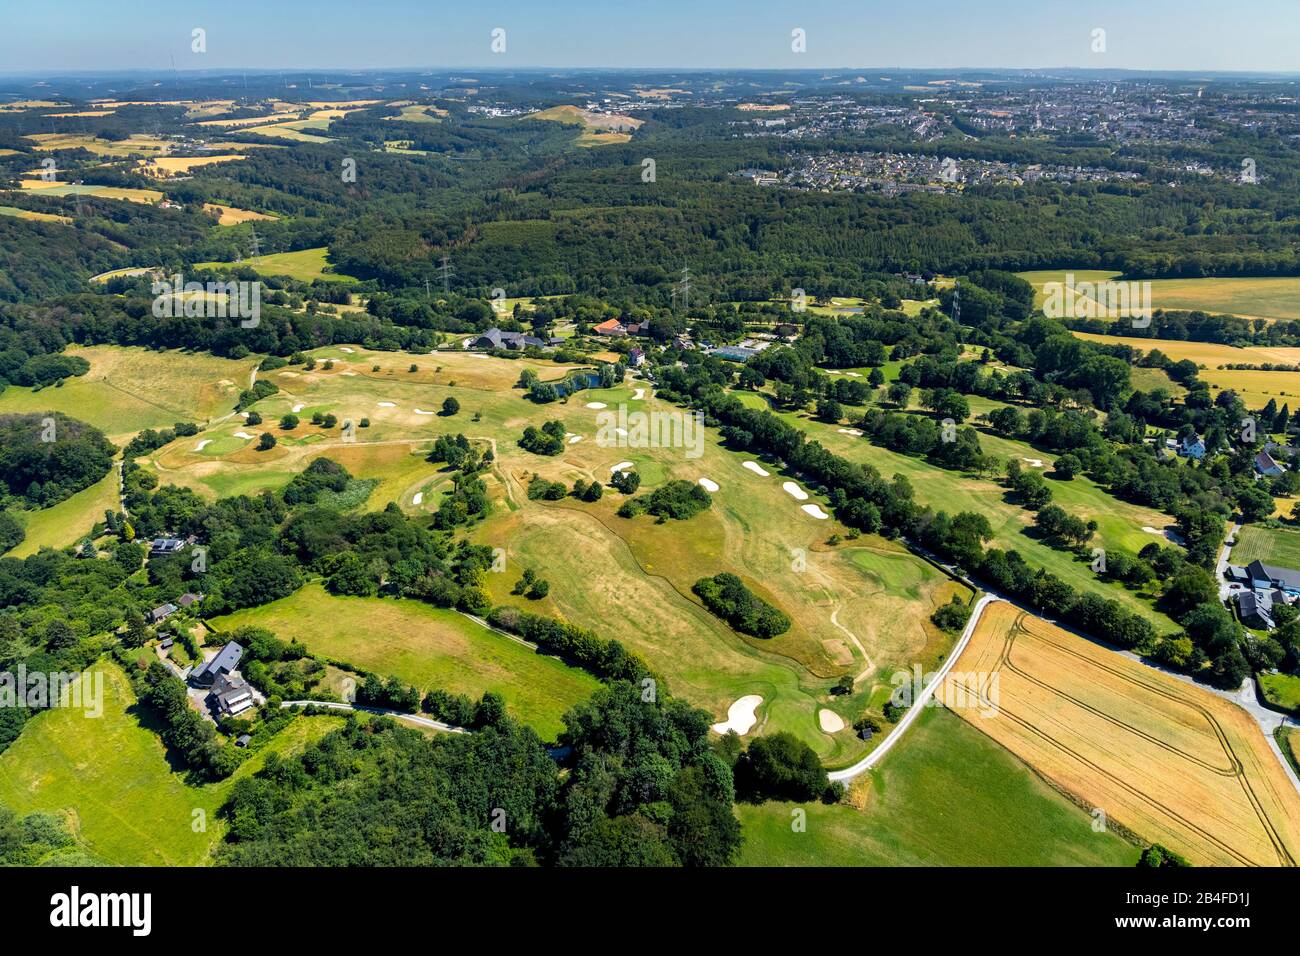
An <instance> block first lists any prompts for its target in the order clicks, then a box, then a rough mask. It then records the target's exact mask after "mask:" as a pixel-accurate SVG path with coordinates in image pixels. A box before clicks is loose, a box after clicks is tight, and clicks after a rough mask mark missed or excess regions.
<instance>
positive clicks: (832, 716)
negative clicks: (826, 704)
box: [817, 708, 844, 734]
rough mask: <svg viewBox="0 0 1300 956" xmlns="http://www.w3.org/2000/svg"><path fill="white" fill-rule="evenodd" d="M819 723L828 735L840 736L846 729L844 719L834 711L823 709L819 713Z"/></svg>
mask: <svg viewBox="0 0 1300 956" xmlns="http://www.w3.org/2000/svg"><path fill="white" fill-rule="evenodd" d="M817 723H818V724H820V725H821V728H822V730H824V731H826V733H828V734H838V733H839V732H840V731H841V730H843V729H844V718H843V717H841V716H840V715H839V714H837V713H835V711H833V710H826V709H825V708H822V709H821V710H819V711H817Z"/></svg>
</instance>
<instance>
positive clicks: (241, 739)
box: [235, 734, 253, 747]
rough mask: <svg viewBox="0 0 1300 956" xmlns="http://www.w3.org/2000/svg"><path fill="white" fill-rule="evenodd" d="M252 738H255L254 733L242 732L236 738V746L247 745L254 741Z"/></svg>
mask: <svg viewBox="0 0 1300 956" xmlns="http://www.w3.org/2000/svg"><path fill="white" fill-rule="evenodd" d="M252 739H253V736H252V734H240V735H239V736H238V737H236V738H235V746H236V747H247V746H248V744H249V742H250V741H252Z"/></svg>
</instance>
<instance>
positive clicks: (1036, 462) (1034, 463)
mask: <svg viewBox="0 0 1300 956" xmlns="http://www.w3.org/2000/svg"><path fill="white" fill-rule="evenodd" d="M1020 460H1021V461H1023V462H1024V463H1025V464H1027V465H1028V466H1029V467H1030V468H1042V467H1043V459H1041V458H1021V459H1020Z"/></svg>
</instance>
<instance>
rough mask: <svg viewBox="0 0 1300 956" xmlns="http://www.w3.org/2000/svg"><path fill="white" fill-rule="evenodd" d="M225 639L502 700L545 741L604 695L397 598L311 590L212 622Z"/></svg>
mask: <svg viewBox="0 0 1300 956" xmlns="http://www.w3.org/2000/svg"><path fill="white" fill-rule="evenodd" d="M209 623H210V624H211V626H212V627H213V628H214V629H216V630H221V631H228V630H233V629H234V628H237V627H242V626H244V625H254V626H256V627H264V628H267V629H268V630H270V631H274V632H275V633H276V634H277V635H278V636H279V637H280V638H281V639H283V640H286V641H287V640H290V639H296V640H298V641H301V642H302V643H303V644H305V645H306V646H307V648H308V650H310V651H311V652H312V653H314V654H323V655H325V656H327V657H330V658H333V659H335V660H341V661H345V662H346V663H349V664H352V665H353V666H355V667H360V668H363V669H365V670H368V671H373V672H374V673H376V674H379V675H380V676H381V677H389V676H395V677H398V678H400V679H401V680H402V681H404V682H406V683H407V684H412V685H414V686H416V687H419V688H420V690H421V691H422V692H423V691H428V690H432V689H433V688H435V687H436V688H441V689H443V690H447V691H451V692H453V693H458V694H468V695H469V696H471V697H473V698H475V699H477V698H478V697H480V696H482V695H483V693H484V692H486V691H495V692H497V693H499V694H501V695H502V696H503V697H505V699H506V705H507V709H508V710H509V711H510V713H511V714H513V715H514V716H516V717H518V718H519V719H520V720H523V721H524V722H526V723H528V724H530V725H531V726H532V727H533V728H534V729H535V730H536V731H537V732H538V734H540V735H541V736H542V737H543V738H544V739H553V738H554V737H555V735H556V734H558V733H559V732H560V730H561V729H563V725H562V723H561V721H560V718H561V717H562V716H563V714H564V712H565V711H566V710H568V709H569V708H570V707H571V706H573V705H574V704H576V703H578V702H579V701H582V700H585V699H587V698H588V697H590V696H591V693H592V692H593V691H594V690H595V689H596V688H597V686H599V684H598V682H597V680H596V679H595V678H594V677H592V676H591V675H590V674H587V673H586V672H585V671H582V670H578V669H577V668H574V667H570V666H568V665H567V664H564V663H562V662H561V661H559V660H557V659H555V658H553V657H545V656H543V655H541V654H538V653H536V652H535V651H533V650H531V649H529V648H528V647H526V646H524V645H523V644H520V643H518V642H516V641H513V640H511V639H510V638H508V637H505V636H503V635H501V634H498V633H496V632H495V631H492V630H489V629H488V628H485V627H483V626H482V625H480V624H478V623H476V622H474V621H472V620H470V619H469V618H467V617H465V616H464V615H463V614H458V613H457V612H455V611H447V610H443V609H441V608H435V607H431V606H429V605H427V604H421V603H420V602H418V601H406V600H396V599H392V598H360V597H336V596H335V595H332V594H330V593H329V592H328V591H326V590H325V589H324V588H323V587H321V586H320V585H319V584H308V585H305V586H304V587H302V588H300V589H299V590H298V591H297V592H295V593H294V594H292V595H290V596H289V597H287V598H282V599H281V600H279V601H274V602H272V603H270V604H266V605H263V606H262V607H258V608H251V609H249V610H246V611H239V612H236V613H234V614H230V615H227V616H225V617H220V618H214V619H213V620H212V621H211V622H209Z"/></svg>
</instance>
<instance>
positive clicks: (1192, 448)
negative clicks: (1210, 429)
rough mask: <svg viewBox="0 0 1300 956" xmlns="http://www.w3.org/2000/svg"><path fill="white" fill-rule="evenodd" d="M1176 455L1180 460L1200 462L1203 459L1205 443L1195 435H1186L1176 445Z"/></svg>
mask: <svg viewBox="0 0 1300 956" xmlns="http://www.w3.org/2000/svg"><path fill="white" fill-rule="evenodd" d="M1178 454H1179V456H1180V457H1182V458H1191V459H1194V460H1195V461H1200V460H1201V459H1202V458H1204V457H1205V442H1204V440H1203V439H1200V438H1198V437H1196V436H1195V435H1188V436H1187V437H1186V438H1184V439H1183V440H1182V441H1181V442H1179V444H1178Z"/></svg>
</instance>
